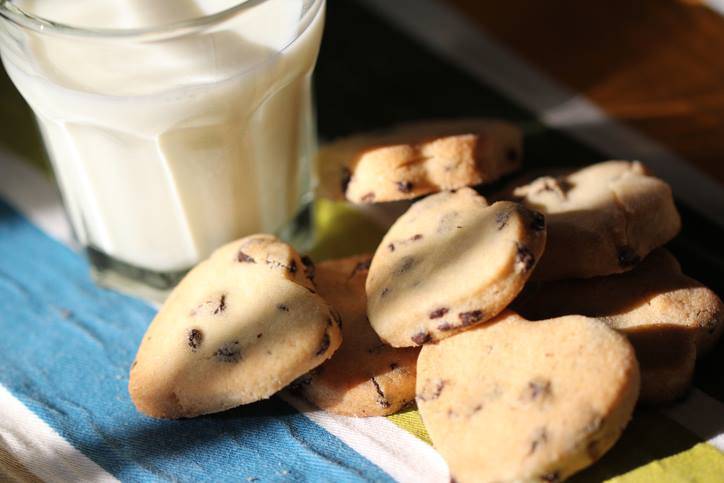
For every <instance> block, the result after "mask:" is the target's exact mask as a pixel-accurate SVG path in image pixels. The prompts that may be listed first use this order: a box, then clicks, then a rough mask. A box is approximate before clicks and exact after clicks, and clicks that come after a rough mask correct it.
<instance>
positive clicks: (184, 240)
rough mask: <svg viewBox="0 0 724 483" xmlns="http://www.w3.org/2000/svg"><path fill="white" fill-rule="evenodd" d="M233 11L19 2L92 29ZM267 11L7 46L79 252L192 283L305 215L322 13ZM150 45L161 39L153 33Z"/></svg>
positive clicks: (136, 2)
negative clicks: (217, 262) (235, 249)
mask: <svg viewBox="0 0 724 483" xmlns="http://www.w3.org/2000/svg"><path fill="white" fill-rule="evenodd" d="M237 3H239V2H238V0H237V1H231V0H203V1H202V0H72V1H71V0H23V1H17V2H16V4H17V5H18V6H19V7H21V8H23V9H25V10H27V11H29V12H32V13H35V14H37V15H38V16H41V17H44V18H47V19H50V20H54V21H57V22H61V23H65V24H67V25H73V26H78V27H86V28H106V29H108V28H115V29H119V28H124V29H128V28H144V27H152V26H156V25H159V24H167V23H169V22H171V21H183V20H188V19H192V18H196V17H199V16H202V15H207V14H212V13H216V12H219V11H221V10H223V9H225V8H228V7H230V6H233V5H234V4H237ZM311 3H312V2H311V1H309V0H307V1H305V0H266V2H263V3H261V4H259V5H257V6H254V7H253V8H251V9H250V10H248V11H246V12H245V13H243V14H239V13H237V14H236V15H235V16H232V17H230V18H229V20H227V21H225V22H222V23H219V24H216V25H214V26H213V28H210V29H207V30H205V31H203V32H198V31H196V32H194V33H193V34H190V35H188V36H185V37H176V38H174V39H173V40H160V39H159V37H160V36H158V35H157V36H156V38H155V40H153V41H144V42H139V41H137V40H133V39H114V40H109V39H107V38H106V39H99V38H98V37H87V38H83V37H72V36H71V37H66V36H62V35H39V34H30V33H28V31H20V30H17V31H16V32H10V34H9V35H10V36H11V37H12V36H17V37H18V38H21V41H19V42H18V44H22V48H20V49H19V50H18V52H17V53H13V51H12V50H10V49H9V50H10V51H4V52H3V60H4V64H5V67H6V69H7V71H8V73H9V75H10V76H11V78H12V79H13V81H14V83H15V85H16V86H17V87H18V89H19V90H20V92H21V93H22V94H23V96H24V97H25V99H26V100H27V101H28V103H29V104H30V106H31V107H32V108H33V110H34V112H35V114H36V116H37V117H38V121H39V124H40V128H41V131H42V134H43V137H44V139H45V142H46V144H47V146H48V149H49V152H50V156H51V159H52V162H53V165H54V170H55V172H56V175H57V178H58V181H59V183H60V186H61V191H62V193H63V196H64V199H65V202H66V205H67V208H68V212H69V213H70V216H71V219H72V222H73V225H74V228H75V230H76V233H77V235H78V237H79V238H80V241H81V243H83V244H84V245H87V246H91V247H93V248H95V249H97V250H100V251H101V252H103V253H105V254H107V255H110V256H112V257H114V258H116V259H118V260H121V261H123V262H126V263H129V264H132V265H135V266H138V267H140V268H144V269H149V270H154V271H159V272H172V271H177V270H184V269H187V268H189V267H191V266H192V265H194V264H195V263H197V262H198V261H200V260H201V259H203V258H205V257H207V256H208V255H209V253H210V252H211V251H212V250H213V249H214V248H216V247H218V246H219V245H221V244H223V243H224V242H226V241H229V240H232V239H234V238H237V237H240V236H243V235H245V234H250V233H254V232H260V231H264V232H269V231H274V230H276V229H277V228H279V227H280V226H281V225H283V224H284V223H285V222H286V221H288V220H289V219H290V218H291V217H292V215H293V214H294V212H295V210H296V209H297V208H298V207H299V202H300V197H301V196H302V195H304V192H303V191H304V190H305V189H306V188H307V184H308V180H307V177H308V174H307V171H306V167H305V166H306V161H300V160H301V159H305V158H307V157H308V156H309V154H310V151H311V150H312V149H313V145H312V144H313V142H314V136H313V129H314V128H313V119H312V116H313V114H312V108H311V100H310V88H309V83H310V75H311V71H312V69H313V67H314V63H315V60H316V55H317V52H318V48H319V43H320V37H321V30H322V24H323V6H322V7H320V8H318V9H315V8H313V9H312V11H310V12H308V14H307V15H310V16H311V17H310V18H311V23H310V24H309V26H308V27H307V28H306V30H304V31H303V33H301V35H300V31H302V30H303V29H304V27H305V25H304V22H300V16H301V15H302V12H303V10H304V9H305V6H306V5H308V4H311ZM154 35H156V34H154Z"/></svg>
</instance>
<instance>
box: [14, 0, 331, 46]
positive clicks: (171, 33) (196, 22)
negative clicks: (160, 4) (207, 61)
mask: <svg viewBox="0 0 724 483" xmlns="http://www.w3.org/2000/svg"><path fill="white" fill-rule="evenodd" d="M267 1H269V0H240V1H239V2H238V3H236V4H235V5H233V6H231V7H229V8H226V9H224V10H220V11H218V12H215V13H212V14H210V15H204V16H201V17H194V18H190V19H187V20H179V21H175V22H169V23H167V24H162V25H157V26H156V25H155V26H152V27H143V28H131V29H112V28H111V29H108V28H86V27H77V26H73V25H68V24H64V23H61V22H55V21H52V20H48V19H46V18H43V17H40V16H38V15H33V14H31V13H28V12H26V11H25V10H23V9H21V8H20V7H18V6H17V5H16V4H15V3H13V1H12V0H0V19H3V18H4V19H5V20H7V21H9V22H11V23H13V24H15V25H17V26H19V27H23V28H27V29H31V30H33V31H35V32H38V33H42V34H59V35H63V36H72V37H95V38H103V39H109V40H112V39H134V40H140V39H143V40H148V39H149V38H157V37H160V38H165V37H176V36H181V35H184V34H185V33H187V32H193V31H196V30H200V29H203V28H205V27H208V26H210V25H214V24H217V23H220V22H223V21H225V20H227V19H229V18H232V17H233V16H234V15H236V14H238V13H239V12H242V11H244V10H248V9H251V8H253V7H256V6H258V5H261V4H262V3H265V2H267ZM323 1H324V0H311V3H310V5H309V7H308V9H307V10H306V11H305V12H304V14H303V15H302V17H301V18H300V19H299V23H300V24H303V23H304V19H305V17H306V16H307V15H308V13H309V12H310V11H312V10H314V7H315V6H318V5H319V4H320V3H322V2H323ZM300 33H301V32H300Z"/></svg>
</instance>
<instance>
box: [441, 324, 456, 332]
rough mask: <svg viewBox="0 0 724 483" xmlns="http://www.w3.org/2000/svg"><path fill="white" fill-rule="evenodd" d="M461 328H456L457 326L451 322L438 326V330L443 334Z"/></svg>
mask: <svg viewBox="0 0 724 483" xmlns="http://www.w3.org/2000/svg"><path fill="white" fill-rule="evenodd" d="M458 327H461V326H456V325H455V324H451V323H450V322H443V323H442V324H440V325H438V326H437V330H439V331H442V332H447V331H448V330H453V329H456V328H458Z"/></svg>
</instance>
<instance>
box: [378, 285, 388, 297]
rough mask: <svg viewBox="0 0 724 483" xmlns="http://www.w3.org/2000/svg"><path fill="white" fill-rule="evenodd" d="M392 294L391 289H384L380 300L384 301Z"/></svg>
mask: <svg viewBox="0 0 724 483" xmlns="http://www.w3.org/2000/svg"><path fill="white" fill-rule="evenodd" d="M388 293H390V289H389V288H388V287H385V288H383V289H382V293H381V294H380V298H381V299H383V298H385V297H387V294H388Z"/></svg>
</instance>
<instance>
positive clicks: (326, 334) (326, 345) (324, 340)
mask: <svg viewBox="0 0 724 483" xmlns="http://www.w3.org/2000/svg"><path fill="white" fill-rule="evenodd" d="M330 342H331V341H330V339H329V332H327V331H325V332H324V335H323V336H322V342H321V343H320V344H319V349H317V352H315V353H314V355H315V356H321V355H322V354H324V353H325V352H327V349H329V344H330Z"/></svg>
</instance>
